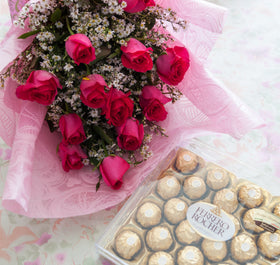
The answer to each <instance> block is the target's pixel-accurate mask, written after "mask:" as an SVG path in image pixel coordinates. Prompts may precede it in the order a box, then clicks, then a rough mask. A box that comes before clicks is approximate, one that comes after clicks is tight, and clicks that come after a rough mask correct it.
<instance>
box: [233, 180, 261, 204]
mask: <svg viewBox="0 0 280 265" xmlns="http://www.w3.org/2000/svg"><path fill="white" fill-rule="evenodd" d="M238 199H239V201H240V203H242V204H244V205H245V206H246V207H248V208H255V207H258V206H260V205H261V204H262V202H263V199H264V197H263V192H262V189H261V188H260V187H258V186H256V185H254V184H245V185H243V186H241V187H240V189H239V192H238Z"/></svg>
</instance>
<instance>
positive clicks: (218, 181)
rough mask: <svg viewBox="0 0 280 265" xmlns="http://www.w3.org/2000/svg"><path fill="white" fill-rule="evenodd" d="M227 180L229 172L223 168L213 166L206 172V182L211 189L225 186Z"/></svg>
mask: <svg viewBox="0 0 280 265" xmlns="http://www.w3.org/2000/svg"><path fill="white" fill-rule="evenodd" d="M229 180H230V177H229V174H228V173H227V172H226V171H225V170H224V169H223V168H213V169H210V170H209V171H208V172H207V176H206V183H207V185H208V186H209V187H210V188H211V189H213V190H220V189H223V188H225V187H226V186H227V185H228V183H229Z"/></svg>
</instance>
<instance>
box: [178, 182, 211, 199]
mask: <svg viewBox="0 0 280 265" xmlns="http://www.w3.org/2000/svg"><path fill="white" fill-rule="evenodd" d="M183 190H184V193H185V195H186V196H187V197H188V198H190V199H192V200H196V199H199V198H201V197H202V196H203V195H204V194H205V192H206V185H205V182H204V180H203V179H202V178H199V177H188V178H186V179H185V181H184V186H183Z"/></svg>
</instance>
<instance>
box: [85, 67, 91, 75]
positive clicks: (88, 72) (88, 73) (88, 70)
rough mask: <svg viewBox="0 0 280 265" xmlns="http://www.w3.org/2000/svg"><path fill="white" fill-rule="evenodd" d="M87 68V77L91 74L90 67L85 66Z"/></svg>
mask: <svg viewBox="0 0 280 265" xmlns="http://www.w3.org/2000/svg"><path fill="white" fill-rule="evenodd" d="M85 66H86V68H87V76H88V75H90V74H91V72H90V69H89V66H88V65H87V64H85Z"/></svg>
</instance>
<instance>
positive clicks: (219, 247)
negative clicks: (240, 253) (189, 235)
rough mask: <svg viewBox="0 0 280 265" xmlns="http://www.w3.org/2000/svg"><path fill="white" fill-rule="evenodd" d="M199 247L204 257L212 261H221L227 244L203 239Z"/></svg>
mask: <svg viewBox="0 0 280 265" xmlns="http://www.w3.org/2000/svg"><path fill="white" fill-rule="evenodd" d="M201 248H202V252H203V254H204V255H205V256H206V258H207V259H209V260H211V261H214V262H219V261H222V260H223V259H224V258H225V257H226V255H227V245H226V243H225V242H224V241H213V240H209V239H204V240H203V241H202V244H201Z"/></svg>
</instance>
